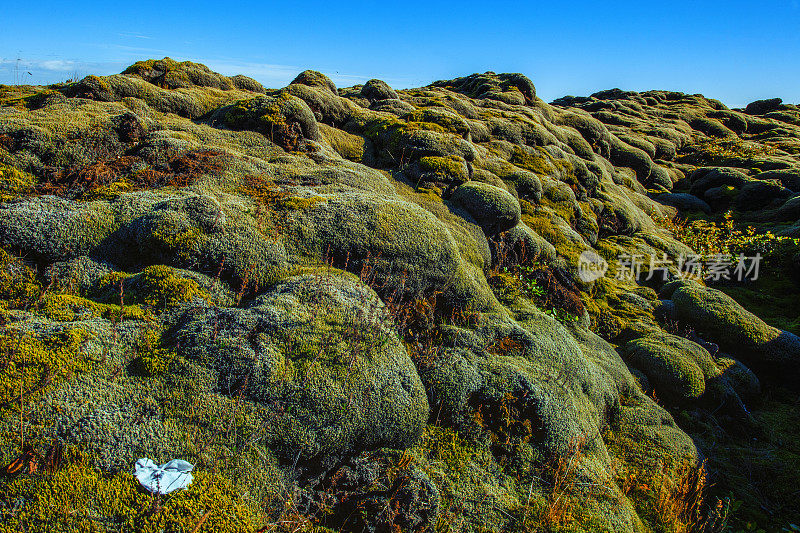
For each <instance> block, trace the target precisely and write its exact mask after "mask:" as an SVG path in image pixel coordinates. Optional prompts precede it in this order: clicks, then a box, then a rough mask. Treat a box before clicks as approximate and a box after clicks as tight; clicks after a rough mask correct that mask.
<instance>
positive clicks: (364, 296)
mask: <svg viewBox="0 0 800 533" xmlns="http://www.w3.org/2000/svg"><path fill="white" fill-rule="evenodd" d="M181 324H182V325H181V326H180V327H179V328H178V329H177V331H176V333H175V335H176V340H177V343H178V346H179V354H182V355H184V356H186V357H188V358H189V359H190V360H195V361H198V362H200V363H202V364H204V365H207V366H208V367H210V368H212V369H213V370H214V371H215V372H216V373H217V376H218V388H219V390H220V391H221V392H223V393H227V394H231V395H241V397H244V398H247V399H249V400H251V401H254V402H258V403H260V404H262V405H263V406H264V407H266V409H267V411H268V412H269V413H270V414H269V415H268V420H265V423H267V425H268V427H269V428H270V432H271V433H272V434H271V438H272V439H273V440H274V446H275V448H276V450H277V451H278V453H279V454H280V455H281V456H282V457H283V458H284V459H287V460H297V458H298V457H299V458H302V459H309V458H312V457H319V456H329V455H334V456H338V455H341V454H344V453H347V452H349V451H352V450H353V449H355V448H371V447H379V446H390V447H395V448H403V447H406V446H408V445H410V444H411V443H413V442H414V441H415V440H416V439H417V438H418V437H419V435H420V434H421V432H422V428H423V426H424V423H425V421H426V420H427V417H428V400H427V397H426V395H425V390H424V389H423V387H422V383H421V382H420V380H419V376H418V375H417V372H416V369H415V368H414V365H413V364H412V362H411V360H410V358H409V356H408V354H407V352H406V350H405V348H404V346H403V345H402V344H401V342H400V340H399V339H398V338H397V335H396V334H395V332H394V330H393V324H392V322H391V320H390V319H389V317H388V315H387V312H386V309H385V307H384V305H383V303H382V302H381V301H380V300H379V299H378V297H377V296H376V295H375V293H374V292H373V291H372V290H371V289H369V288H368V287H366V286H365V285H363V284H361V283H359V282H358V281H356V280H354V279H353V278H352V277H350V276H339V275H336V274H333V273H332V274H330V275H302V276H296V277H292V278H288V279H287V280H285V281H283V282H281V283H279V284H278V285H276V286H275V287H273V288H272V289H271V290H270V291H269V292H267V293H266V294H264V295H263V296H260V297H258V298H257V299H255V300H254V301H253V302H252V304H251V305H250V306H248V307H247V308H245V309H218V308H213V309H211V308H203V307H200V308H192V309H190V310H188V311H187V312H186V313H185V314H184V316H183V318H182V319H181Z"/></svg>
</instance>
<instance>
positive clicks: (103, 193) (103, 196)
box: [84, 178, 137, 200]
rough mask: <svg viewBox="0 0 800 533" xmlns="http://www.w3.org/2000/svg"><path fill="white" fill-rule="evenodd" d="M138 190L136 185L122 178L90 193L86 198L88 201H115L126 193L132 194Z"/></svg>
mask: <svg viewBox="0 0 800 533" xmlns="http://www.w3.org/2000/svg"><path fill="white" fill-rule="evenodd" d="M136 189H137V186H136V185H135V184H134V183H131V182H130V181H129V180H127V179H125V178H121V179H118V180H115V181H112V182H111V183H109V184H107V185H103V186H101V187H99V188H97V189H94V190H92V191H90V192H89V193H88V194H86V195H85V196H84V199H86V200H113V199H115V198H117V197H118V196H120V195H121V194H124V193H126V192H131V191H134V190H136Z"/></svg>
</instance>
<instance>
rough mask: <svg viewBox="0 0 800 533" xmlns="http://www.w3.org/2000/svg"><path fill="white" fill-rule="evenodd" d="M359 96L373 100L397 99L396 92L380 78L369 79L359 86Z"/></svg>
mask: <svg viewBox="0 0 800 533" xmlns="http://www.w3.org/2000/svg"><path fill="white" fill-rule="evenodd" d="M361 96H363V97H364V98H366V99H367V100H369V101H370V102H375V101H377V100H397V99H398V97H397V93H396V92H395V91H394V89H392V88H391V87H389V84H388V83H386V82H385V81H382V80H369V81H368V82H367V83H365V84H364V86H363V87H362V88H361Z"/></svg>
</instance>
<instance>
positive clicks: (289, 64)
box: [0, 0, 800, 107]
mask: <svg viewBox="0 0 800 533" xmlns="http://www.w3.org/2000/svg"><path fill="white" fill-rule="evenodd" d="M0 4H2V7H0V20H2V21H3V24H2V26H3V29H2V31H0V83H14V82H17V81H20V82H22V83H52V82H57V81H65V80H66V79H68V78H72V77H74V76H79V77H82V76H85V75H87V74H111V73H115V72H119V71H120V70H122V69H123V68H124V67H125V66H127V65H129V64H131V63H132V62H134V61H136V60H139V59H146V58H153V57H155V58H162V57H164V56H170V57H172V58H173V59H179V60H186V59H189V60H193V61H198V62H202V63H205V64H207V65H208V66H209V67H211V68H212V69H214V70H217V71H219V72H222V73H224V74H228V75H233V74H246V75H249V76H252V77H254V78H256V79H257V80H259V81H261V82H262V83H264V84H265V85H266V86H269V87H282V86H284V85H286V84H287V83H288V82H289V81H291V80H292V78H293V77H294V76H295V75H296V74H297V73H299V72H300V71H302V70H304V69H306V68H312V69H315V70H320V71H322V72H324V73H326V74H328V75H329V76H330V77H331V78H332V79H333V80H334V82H335V83H336V84H337V85H338V86H340V87H342V86H348V85H353V84H356V83H363V82H364V81H366V80H367V79H369V78H381V79H383V80H385V81H387V82H388V83H389V84H390V85H392V86H394V87H397V88H405V87H418V86H421V85H425V84H428V83H430V82H432V81H434V80H438V79H448V78H452V77H455V76H460V75H467V74H471V73H473V72H484V71H487V70H493V71H495V72H522V73H524V74H525V75H527V76H528V77H529V78H531V79H532V80H533V82H534V84H535V85H536V87H537V91H538V94H539V96H540V97H541V98H543V99H545V100H547V101H551V100H553V99H554V98H557V97H559V96H564V95H567V94H571V95H588V94H591V93H592V92H595V91H598V90H601V89H607V88H612V87H620V88H622V89H626V90H639V91H642V90H647V89H671V90H681V91H683V92H688V93H703V94H705V95H706V96H710V97H713V98H718V99H720V100H722V101H723V102H724V103H725V104H727V105H728V106H730V107H739V106H743V105H745V104H746V103H748V102H750V101H752V100H755V99H758V98H768V97H774V96H780V97H781V98H783V99H784V101H786V102H791V103H800V1H798V0H783V1H770V0H764V1H761V2H753V1H749V2H742V1H737V0H731V1H728V2H678V1H673V2H663V1H658V0H652V1H647V2H644V1H638V2H628V1H625V2H613V1H611V2H600V1H597V0H595V1H592V2H588V1H575V2H570V3H560V2H552V1H550V2H494V3H492V2H490V1H483V2H472V1H469V0H465V1H461V2H433V1H431V2H415V1H411V2H386V1H381V0H377V1H376V0H373V1H371V2H357V1H354V0H351V1H346V2H316V1H304V2H302V3H299V4H295V3H293V2H288V1H285V0H284V1H282V2H278V3H272V2H268V1H261V2H239V3H232V4H226V3H225V2H220V1H215V2H206V1H202V0H198V1H193V2H169V1H166V0H164V1H160V2H154V1H150V0H143V1H137V2H126V3H125V5H122V6H115V5H113V4H112V3H109V2H100V1H91V2H89V1H80V0H78V1H75V2H73V3H67V2H63V1H60V2H52V1H48V0H40V1H37V2H31V3H25V2H10V1H8V2H6V1H3V2H0ZM28 72H30V74H28Z"/></svg>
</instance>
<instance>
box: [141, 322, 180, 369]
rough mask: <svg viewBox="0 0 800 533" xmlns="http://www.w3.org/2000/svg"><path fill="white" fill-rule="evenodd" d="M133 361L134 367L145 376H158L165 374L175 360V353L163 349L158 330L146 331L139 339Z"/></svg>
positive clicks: (171, 350)
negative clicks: (136, 353)
mask: <svg viewBox="0 0 800 533" xmlns="http://www.w3.org/2000/svg"><path fill="white" fill-rule="evenodd" d="M137 351H138V353H139V356H138V357H137V358H136V359H135V360H134V365H135V367H136V368H137V369H138V370H139V371H141V372H142V373H143V374H144V375H146V376H159V375H161V374H164V373H166V372H167V371H168V370H169V368H170V365H171V364H172V362H173V361H174V360H175V351H174V350H173V349H171V348H167V347H164V345H163V344H162V340H161V335H160V332H159V331H158V330H154V329H151V330H148V331H146V332H145V333H143V334H142V336H141V338H140V339H139V342H138V346H137Z"/></svg>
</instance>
